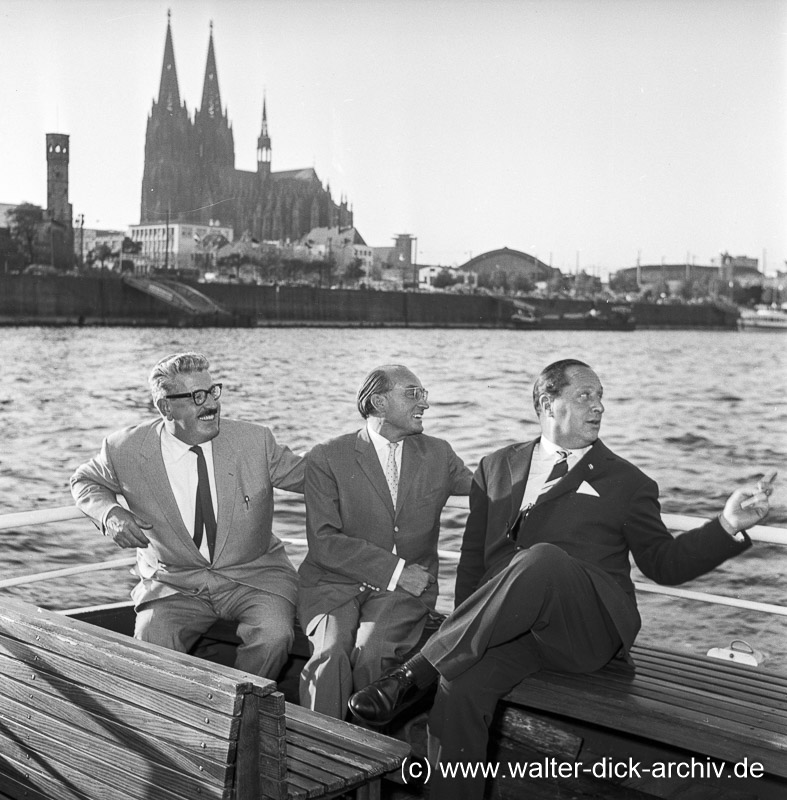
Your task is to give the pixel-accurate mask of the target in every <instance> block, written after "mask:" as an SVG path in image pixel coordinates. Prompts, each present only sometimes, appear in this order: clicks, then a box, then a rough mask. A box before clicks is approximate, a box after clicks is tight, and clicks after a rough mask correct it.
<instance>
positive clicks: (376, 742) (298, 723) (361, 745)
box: [285, 703, 410, 774]
mask: <svg viewBox="0 0 787 800" xmlns="http://www.w3.org/2000/svg"><path fill="white" fill-rule="evenodd" d="M285 707H286V712H285V715H286V718H287V736H288V737H289V736H290V734H291V733H301V734H303V735H305V736H306V737H308V736H309V734H310V733H312V734H313V735H314V736H316V737H317V738H318V739H320V740H322V741H324V742H330V743H331V745H332V746H334V747H341V748H344V749H347V750H349V751H350V752H351V753H352V754H354V755H356V756H358V757H362V758H368V759H371V760H372V761H373V762H377V763H379V768H380V770H381V771H382V772H388V771H390V770H392V769H396V768H397V767H398V766H399V764H400V763H401V759H403V758H405V757H407V756H408V755H409V754H410V745H408V744H406V743H405V742H397V740H395V739H391V737H389V736H384V735H383V734H381V733H377V731H372V730H369V729H367V728H359V727H358V726H357V725H351V724H350V723H348V722H343V721H342V720H337V719H333V718H332V717H326V716H325V715H323V714H318V713H316V712H314V711H309V710H307V709H303V708H301V707H300V706H296V705H293V704H292V703H286V706H285ZM378 774H379V773H378Z"/></svg>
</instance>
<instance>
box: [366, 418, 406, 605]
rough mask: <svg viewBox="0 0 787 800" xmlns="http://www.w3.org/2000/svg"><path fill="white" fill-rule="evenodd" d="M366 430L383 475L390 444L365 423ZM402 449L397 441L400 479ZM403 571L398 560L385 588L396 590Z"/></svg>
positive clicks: (396, 457)
mask: <svg viewBox="0 0 787 800" xmlns="http://www.w3.org/2000/svg"><path fill="white" fill-rule="evenodd" d="M366 430H367V431H369V439H370V440H371V443H372V445H374V451H375V452H376V453H377V458H378V459H379V460H380V466H381V467H382V468H383V473H385V466H386V464H387V463H388V453H389V452H390V451H389V448H388V445H390V444H391V442H390V441H389V440H388V439H386V438H385V436H380V434H379V433H377V431H375V430H373V429H372V426H371V425H370V424H369V423H368V422H367V423H366ZM403 447H404V440H403V439H402V440H400V441H399V446H398V447H397V448H396V450H395V451H394V458H395V460H396V472H397V474H398V475H399V476H400V477H401V474H402V448H403ZM392 552H393V553H394V555H396V545H395V544H394V546H393V551H392ZM403 569H404V559H403V558H400V559H399V563H398V564H397V565H396V569H395V570H394V571H393V575H392V576H391V580H390V582H389V583H388V586H386V587H385V588H386V589H387V590H388V591H389V592H392V591H393V590H394V589H395V588H396V584H397V583H398V582H399V576H400V575H401V574H402V570H403Z"/></svg>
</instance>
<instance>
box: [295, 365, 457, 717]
mask: <svg viewBox="0 0 787 800" xmlns="http://www.w3.org/2000/svg"><path fill="white" fill-rule="evenodd" d="M427 398H428V393H427V391H426V389H424V388H423V386H422V385H421V382H420V381H419V380H418V378H417V377H416V376H415V375H414V374H413V373H412V372H411V371H410V370H409V369H407V368H406V367H403V366H400V365H387V366H383V367H379V368H377V369H375V370H372V372H370V373H369V375H367V377H366V379H365V380H364V382H363V385H362V386H361V388H360V390H359V392H358V397H357V404H358V410H359V411H360V414H361V416H362V417H363V418H364V419H365V420H366V425H365V426H364V427H362V428H361V429H360V430H359V431H357V432H354V433H349V434H346V435H344V436H340V437H338V438H336V439H333V440H331V441H329V442H325V443H323V444H320V445H317V446H316V447H315V448H314V449H313V450H312V451H311V453H310V454H309V459H308V464H307V467H306V482H305V487H304V494H305V498H306V530H307V535H308V540H309V551H308V554H307V555H306V558H305V559H304V561H303V563H302V564H301V567H300V570H299V572H300V578H301V588H300V594H299V600H298V616H299V619H300V622H301V626H302V627H303V630H304V632H305V633H306V634H307V636H308V637H309V641H310V643H311V646H312V656H311V659H310V660H309V662H308V663H307V664H306V666H305V667H304V670H303V672H302V674H301V690H300V691H301V705H303V706H306V707H308V708H311V709H312V710H315V711H319V712H321V713H324V714H328V715H330V716H332V717H337V718H339V719H342V718H344V716H345V714H346V713H347V700H348V699H349V697H350V694H351V693H352V692H353V691H355V690H358V689H360V688H362V687H363V686H365V685H366V684H368V683H369V682H371V681H373V680H374V679H376V678H377V677H379V676H380V675H381V674H382V673H383V672H384V671H385V670H386V669H388V668H390V667H392V666H395V665H397V664H399V663H401V661H402V660H403V659H404V657H405V655H406V654H407V653H408V651H410V650H411V649H412V648H413V647H414V646H415V645H416V643H417V642H418V639H419V638H420V636H421V633H422V631H423V627H424V624H425V622H426V618H427V615H428V613H429V611H431V610H434V607H435V601H436V599H437V590H438V587H437V572H438V559H437V539H438V534H439V531H440V512H441V511H442V509H443V506H444V505H445V502H446V500H447V499H448V497H449V496H450V495H452V494H456V495H466V494H468V493H469V491H470V483H471V481H472V475H471V473H470V471H469V470H468V469H467V467H465V465H464V463H463V462H462V460H461V459H460V458H459V457H458V456H457V455H456V454H455V453H454V451H453V450H452V448H451V446H450V445H449V444H448V442H445V441H443V440H442V439H436V438H434V437H431V436H427V435H425V434H424V433H423V415H424V412H425V411H426V410H427V409H428V408H429V403H428V402H427Z"/></svg>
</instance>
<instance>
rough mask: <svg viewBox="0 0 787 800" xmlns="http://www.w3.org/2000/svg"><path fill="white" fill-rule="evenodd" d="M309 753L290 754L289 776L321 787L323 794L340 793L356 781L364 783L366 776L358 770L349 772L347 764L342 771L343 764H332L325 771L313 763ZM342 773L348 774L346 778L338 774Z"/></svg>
mask: <svg viewBox="0 0 787 800" xmlns="http://www.w3.org/2000/svg"><path fill="white" fill-rule="evenodd" d="M313 760H320V759H310V758H309V753H308V751H306V750H299V751H298V752H297V753H292V752H291V753H289V754H288V756H287V776H288V778H289V777H290V776H292V775H298V776H299V777H300V778H302V779H305V780H308V781H311V782H313V783H314V784H316V785H318V786H320V787H321V790H320V792H321V794H325V793H326V792H338V791H340V790H341V789H344V788H346V787H347V786H348V785H349V784H350V783H352V782H353V781H355V780H358V781H363V780H365V779H366V776H365V775H359V774H358V772H357V770H352V769H350V770H348V769H347V766H346V764H345V765H344V769H343V770H342V762H336V761H334V762H332V767H331V768H328V769H325V768H323V767H321V766H319V765H318V764H314V763H312V761H313ZM322 761H323V763H324V764H325V766H329V765H328V762H327V761H326V759H322ZM340 771H344V772H345V773H346V777H345V776H342V775H341V774H337V773H339V772H340Z"/></svg>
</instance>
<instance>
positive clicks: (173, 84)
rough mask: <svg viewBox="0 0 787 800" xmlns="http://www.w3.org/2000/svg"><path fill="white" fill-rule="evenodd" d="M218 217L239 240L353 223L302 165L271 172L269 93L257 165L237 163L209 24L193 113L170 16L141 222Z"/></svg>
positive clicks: (293, 235)
mask: <svg viewBox="0 0 787 800" xmlns="http://www.w3.org/2000/svg"><path fill="white" fill-rule="evenodd" d="M166 220H169V221H170V222H186V223H194V224H203V225H205V224H210V223H211V222H212V223H218V224H221V225H226V226H231V227H232V228H233V229H234V231H235V238H236V239H238V238H241V237H243V236H246V237H249V236H250V237H251V238H253V239H256V240H258V241H263V240H266V241H287V240H290V241H295V240H297V239H299V238H301V237H302V236H304V235H305V234H307V233H308V232H309V231H310V230H312V229H313V228H319V227H337V226H339V227H346V226H352V224H353V215H352V211H351V210H350V209H349V208H348V206H347V202H346V200H344V199H342V201H341V202H340V203H339V204H337V203H334V201H333V200H332V198H331V192H330V187H327V188H323V186H322V183H321V182H320V179H319V178H318V177H317V173H316V172H315V170H314V169H313V168H311V167H308V168H305V169H295V170H286V171H283V172H273V171H271V138H270V136H269V134H268V118H267V109H266V103H265V99H264V98H263V102H262V128H261V130H260V135H259V138H258V139H257V171H256V172H247V171H244V170H239V169H235V143H234V139H233V135H232V125H231V124H230V122H229V119H228V118H227V114H226V111H224V110H222V106H221V95H220V94H219V80H218V73H217V71H216V55H215V52H214V48H213V25H212V23H211V31H210V39H209V43H208V60H207V64H206V66H205V81H204V84H203V89H202V105H201V106H200V108H199V109H198V110H197V111H195V113H194V117H193V119H192V118H191V117H190V115H189V112H188V109H187V107H186V103H185V102H183V103H181V99H180V91H179V89H178V76H177V72H176V70H175V51H174V48H173V46H172V29H171V24H170V20H169V19H168V20H167V37H166V41H165V44H164V64H163V66H162V69H161V83H160V86H159V95H158V100H157V101H156V100H154V101H153V108H152V110H151V112H150V116H149V117H148V124H147V133H146V136H145V171H144V175H143V177H142V205H141V210H140V222H141V223H142V224H145V223H161V222H164V221H166Z"/></svg>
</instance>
